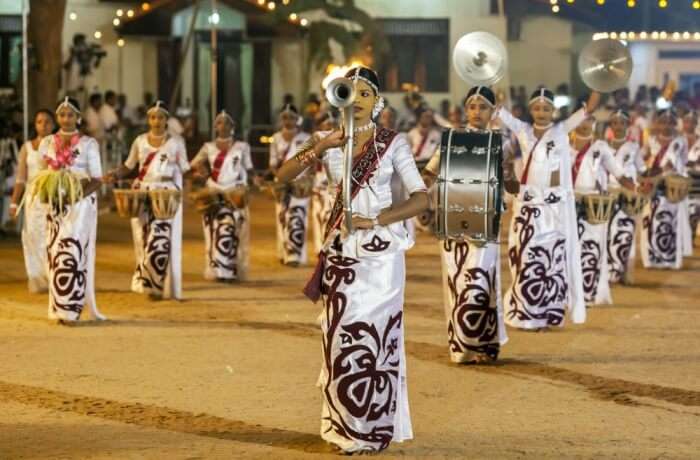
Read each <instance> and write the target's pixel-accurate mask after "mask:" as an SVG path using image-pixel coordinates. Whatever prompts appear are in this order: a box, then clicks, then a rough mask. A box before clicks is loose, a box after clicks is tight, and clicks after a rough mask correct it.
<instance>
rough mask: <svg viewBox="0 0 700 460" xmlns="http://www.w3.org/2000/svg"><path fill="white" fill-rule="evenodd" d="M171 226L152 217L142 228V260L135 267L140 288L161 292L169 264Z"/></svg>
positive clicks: (167, 222)
mask: <svg viewBox="0 0 700 460" xmlns="http://www.w3.org/2000/svg"><path fill="white" fill-rule="evenodd" d="M171 228H172V226H171V224H170V222H169V221H166V220H159V219H155V218H153V217H152V216H151V217H150V218H149V220H148V221H147V222H146V224H144V226H143V241H144V248H143V260H142V261H141V263H139V264H138V266H137V267H136V276H137V278H138V280H139V281H140V282H141V284H142V286H143V287H145V288H148V289H152V290H155V291H162V290H163V287H164V285H165V277H166V275H167V272H168V266H169V264H170V248H171V244H172V243H171V241H170V235H171Z"/></svg>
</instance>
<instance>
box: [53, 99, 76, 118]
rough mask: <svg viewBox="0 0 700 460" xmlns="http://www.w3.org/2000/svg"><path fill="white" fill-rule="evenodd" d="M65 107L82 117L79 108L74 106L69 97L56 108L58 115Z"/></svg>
mask: <svg viewBox="0 0 700 460" xmlns="http://www.w3.org/2000/svg"><path fill="white" fill-rule="evenodd" d="M63 107H68V108H69V109H71V110H72V111H73V112H75V113H76V114H78V115H80V110H78V108H77V107H76V106H74V105H73V103H72V102H71V101H70V99H69V98H68V96H66V97H65V98H64V99H63V101H62V102H61V103H60V104H58V107H56V113H58V111H59V110H61V109H62V108H63Z"/></svg>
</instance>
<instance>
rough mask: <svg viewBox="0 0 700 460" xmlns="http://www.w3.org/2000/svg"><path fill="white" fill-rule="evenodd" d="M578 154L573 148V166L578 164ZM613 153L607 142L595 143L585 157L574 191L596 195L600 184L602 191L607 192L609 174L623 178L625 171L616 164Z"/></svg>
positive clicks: (599, 141) (598, 141) (597, 141)
mask: <svg viewBox="0 0 700 460" xmlns="http://www.w3.org/2000/svg"><path fill="white" fill-rule="evenodd" d="M578 153H579V152H578V151H577V150H576V149H575V148H574V147H571V164H572V165H574V164H575V163H576V157H577V156H578ZM613 153H614V152H613V151H612V149H611V148H610V146H609V145H608V144H607V142H605V141H602V140H596V141H594V142H593V144H591V146H590V147H589V148H588V150H587V151H586V154H585V155H584V156H583V160H582V161H581V166H580V167H579V170H578V175H577V176H576V183H575V184H574V190H576V191H577V192H581V193H594V192H597V191H598V190H597V187H596V184H600V186H601V187H602V189H603V190H606V189H607V185H608V180H607V177H608V174H611V175H612V176H613V177H620V176H622V175H623V170H622V168H620V167H619V166H618V164H617V163H616V162H615V158H614V157H613ZM572 178H573V176H572Z"/></svg>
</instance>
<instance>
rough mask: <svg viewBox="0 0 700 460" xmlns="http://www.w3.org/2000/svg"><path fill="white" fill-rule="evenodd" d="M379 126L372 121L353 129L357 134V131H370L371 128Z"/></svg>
mask: <svg viewBox="0 0 700 460" xmlns="http://www.w3.org/2000/svg"><path fill="white" fill-rule="evenodd" d="M375 126H377V125H376V124H375V123H374V122H373V121H370V122H369V123H367V124H366V125H362V126H358V127H357V128H355V129H354V130H353V132H354V133H355V134H357V133H363V132H365V131H369V130H370V129H374V127H375Z"/></svg>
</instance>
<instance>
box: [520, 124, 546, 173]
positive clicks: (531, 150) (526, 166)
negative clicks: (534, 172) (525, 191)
mask: <svg viewBox="0 0 700 460" xmlns="http://www.w3.org/2000/svg"><path fill="white" fill-rule="evenodd" d="M548 132H549V130H547V131H545V132H544V133H543V134H542V136H541V137H540V138H539V139H537V142H535V145H533V146H532V148H531V149H530V154H529V155H528V157H527V163H525V169H524V170H523V175H522V176H521V177H520V183H521V184H522V185H527V176H528V175H529V174H530V163H532V157H533V156H534V155H535V149H536V148H537V146H538V145H539V144H540V141H541V140H542V139H544V136H546V135H547V133H548Z"/></svg>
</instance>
